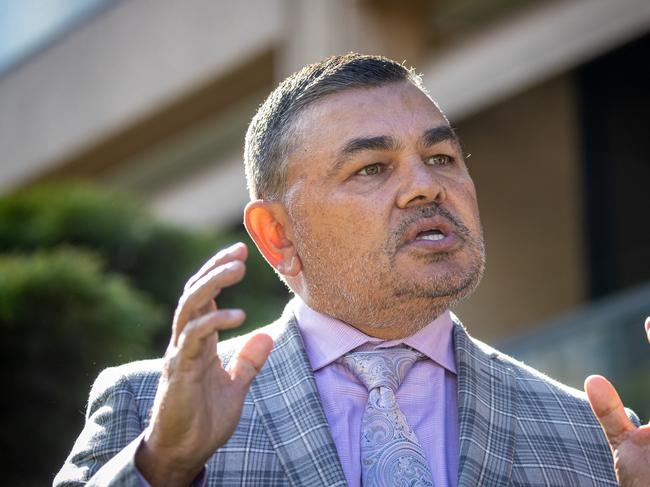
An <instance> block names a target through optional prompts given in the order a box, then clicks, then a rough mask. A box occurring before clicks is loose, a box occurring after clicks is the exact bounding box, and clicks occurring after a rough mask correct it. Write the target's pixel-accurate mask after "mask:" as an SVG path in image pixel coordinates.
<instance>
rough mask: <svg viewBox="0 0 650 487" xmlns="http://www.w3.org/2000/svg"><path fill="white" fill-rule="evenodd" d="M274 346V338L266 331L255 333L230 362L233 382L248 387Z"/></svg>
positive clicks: (229, 369)
mask: <svg viewBox="0 0 650 487" xmlns="http://www.w3.org/2000/svg"><path fill="white" fill-rule="evenodd" d="M272 348H273V339H272V338H271V337H270V336H269V335H267V334H265V333H257V334H255V335H253V336H252V337H251V338H250V339H249V340H248V341H247V342H246V343H245V344H244V346H243V347H242V348H241V349H240V350H239V352H238V353H237V355H236V356H235V357H233V359H232V360H231V361H230V363H229V364H228V371H229V372H230V377H231V378H232V380H233V382H234V383H235V384H237V385H238V386H240V387H241V388H243V389H247V388H248V386H249V385H250V383H251V382H252V380H253V379H254V378H255V376H256V375H257V373H258V372H259V371H260V370H261V369H262V367H263V366H264V362H266V359H267V358H268V356H269V354H270V353H271V349H272Z"/></svg>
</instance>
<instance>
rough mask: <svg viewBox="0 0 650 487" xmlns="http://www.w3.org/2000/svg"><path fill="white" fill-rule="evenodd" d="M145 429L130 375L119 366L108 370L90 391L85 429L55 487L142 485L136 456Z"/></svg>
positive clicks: (131, 486)
mask: <svg viewBox="0 0 650 487" xmlns="http://www.w3.org/2000/svg"><path fill="white" fill-rule="evenodd" d="M143 429H144V426H143V421H142V418H140V415H139V414H138V408H137V405H136V401H135V395H134V393H133V389H132V387H131V384H130V381H129V379H128V377H126V376H125V375H124V374H123V373H122V371H121V368H119V367H117V368H110V369H106V370H104V371H103V372H102V373H101V374H100V375H99V377H98V378H97V380H96V381H95V384H94V385H93V387H92V390H91V392H90V398H89V400H88V409H87V412H86V423H85V425H84V428H83V430H82V432H81V434H80V435H79V437H78V438H77V441H76V442H75V444H74V446H73V447H72V451H71V452H70V455H69V456H68V458H67V459H66V461H65V464H64V465H63V467H62V468H61V470H60V471H59V473H58V474H57V476H56V477H55V479H54V484H53V485H54V487H64V486H65V487H71V486H79V485H87V486H120V487H141V486H142V483H141V479H140V476H139V475H138V473H137V470H136V467H135V463H134V458H135V451H136V449H137V448H138V446H139V444H140V441H141V440H142V436H143Z"/></svg>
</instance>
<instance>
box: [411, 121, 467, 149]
mask: <svg viewBox="0 0 650 487" xmlns="http://www.w3.org/2000/svg"><path fill="white" fill-rule="evenodd" d="M420 140H421V142H422V145H424V147H431V146H432V145H436V144H439V143H440V142H446V141H452V142H455V143H458V136H457V135H456V132H454V129H452V128H451V127H450V126H449V125H440V126H439V127H434V128H432V129H429V130H427V131H426V132H424V135H422V137H421V139H420Z"/></svg>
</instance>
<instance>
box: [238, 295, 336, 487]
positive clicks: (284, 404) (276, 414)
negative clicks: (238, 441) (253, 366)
mask: <svg viewBox="0 0 650 487" xmlns="http://www.w3.org/2000/svg"><path fill="white" fill-rule="evenodd" d="M289 310H290V307H289V306H288V307H287V309H286V310H285V313H284V314H283V316H282V318H280V320H278V322H276V324H275V325H272V327H277V328H279V331H278V333H277V334H276V336H275V337H274V338H275V345H274V349H273V352H272V353H271V356H270V357H269V358H268V360H267V362H266V364H265V365H264V367H263V368H262V370H261V372H260V373H259V374H258V376H257V378H256V379H255V381H253V384H252V385H251V389H250V393H251V397H252V399H253V402H254V403H255V408H256V409H257V412H258V413H259V415H260V418H261V421H262V424H263V425H264V428H265V429H266V432H267V434H268V436H269V439H270V441H271V444H272V445H273V448H274V449H275V451H276V453H277V455H278V458H279V460H280V463H281V464H282V466H283V467H284V470H285V472H286V474H287V477H288V478H289V481H290V483H291V484H292V485H296V486H302V485H314V486H319V485H322V486H337V485H338V486H341V487H343V486H346V485H347V483H346V480H345V476H344V473H343V469H342V467H341V463H340V461H339V457H338V453H337V451H336V446H335V444H334V440H333V439H332V436H331V434H330V431H329V427H328V424H327V420H326V418H325V413H324V411H323V407H322V405H321V402H320V397H319V394H318V390H317V389H316V382H315V381H314V375H313V372H312V370H311V365H310V363H309V359H308V358H307V354H306V353H305V349H304V345H303V342H302V337H301V336H300V332H299V331H298V327H297V324H296V320H295V317H294V316H293V313H291V312H290V311H289Z"/></svg>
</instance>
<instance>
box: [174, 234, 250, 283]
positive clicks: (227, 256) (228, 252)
mask: <svg viewBox="0 0 650 487" xmlns="http://www.w3.org/2000/svg"><path fill="white" fill-rule="evenodd" d="M246 257H248V248H247V247H246V244H244V243H242V242H237V243H235V244H233V245H231V246H229V247H226V248H225V249H221V250H220V251H219V252H217V253H216V254H215V255H213V256H212V257H211V258H210V259H209V260H208V261H207V262H206V263H205V264H203V266H202V267H201V269H199V271H198V272H197V273H196V274H194V275H193V276H192V277H190V278H189V279H188V281H187V283H186V284H185V288H184V289H185V290H186V291H187V290H188V289H189V288H191V287H192V286H193V285H194V284H196V282H197V281H198V280H199V279H201V278H202V277H203V276H205V275H206V274H207V273H208V272H210V271H211V270H212V269H215V268H216V267H219V266H220V265H223V264H226V263H228V262H232V261H234V260H240V261H242V262H244V261H245V260H246Z"/></svg>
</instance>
